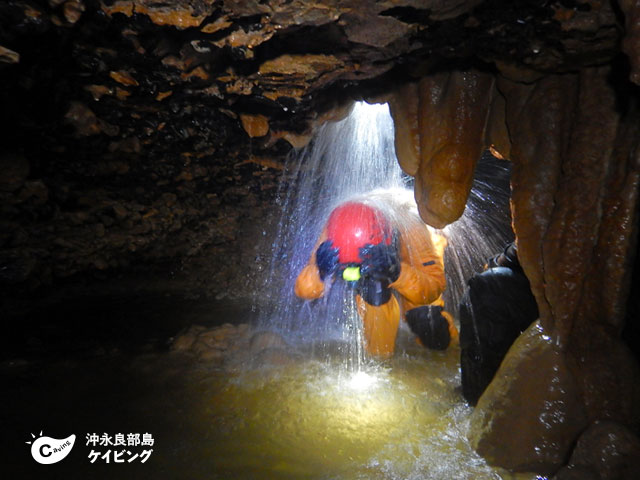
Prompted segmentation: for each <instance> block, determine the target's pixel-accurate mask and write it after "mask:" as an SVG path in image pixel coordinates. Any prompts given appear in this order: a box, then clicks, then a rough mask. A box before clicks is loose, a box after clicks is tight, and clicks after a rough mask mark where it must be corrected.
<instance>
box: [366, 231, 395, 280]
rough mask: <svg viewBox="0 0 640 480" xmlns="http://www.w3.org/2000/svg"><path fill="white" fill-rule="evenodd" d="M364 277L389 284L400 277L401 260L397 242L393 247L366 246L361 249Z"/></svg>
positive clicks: (380, 245)
mask: <svg viewBox="0 0 640 480" xmlns="http://www.w3.org/2000/svg"><path fill="white" fill-rule="evenodd" d="M360 258H361V259H362V264H361V266H360V273H361V274H362V277H363V278H364V277H369V278H372V279H374V280H378V281H382V282H386V283H387V285H388V284H389V283H393V282H395V281H396V280H397V279H398V277H399V276H400V259H399V258H398V248H397V247H396V245H395V242H394V243H392V244H391V245H382V244H379V245H365V246H364V247H362V248H361V249H360Z"/></svg>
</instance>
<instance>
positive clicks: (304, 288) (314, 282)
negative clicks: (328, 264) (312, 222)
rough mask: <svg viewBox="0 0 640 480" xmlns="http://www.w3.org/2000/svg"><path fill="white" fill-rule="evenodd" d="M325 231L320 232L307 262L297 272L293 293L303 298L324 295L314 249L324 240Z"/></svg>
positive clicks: (310, 298) (311, 298) (307, 298)
mask: <svg viewBox="0 0 640 480" xmlns="http://www.w3.org/2000/svg"><path fill="white" fill-rule="evenodd" d="M326 236H327V234H326V232H324V231H323V232H322V234H321V235H320V238H319V239H318V241H317V242H316V244H315V246H314V247H313V253H312V254H311V258H309V262H308V263H307V265H306V266H305V267H304V268H303V269H302V271H301V272H300V273H299V274H298V278H296V284H295V287H294V291H295V294H296V295H297V296H298V297H300V298H302V299H304V300H315V299H316V298H320V297H322V295H324V282H323V281H322V279H321V278H320V271H319V270H318V266H317V264H316V251H317V250H318V246H319V245H320V244H321V243H322V242H324V241H325V240H326Z"/></svg>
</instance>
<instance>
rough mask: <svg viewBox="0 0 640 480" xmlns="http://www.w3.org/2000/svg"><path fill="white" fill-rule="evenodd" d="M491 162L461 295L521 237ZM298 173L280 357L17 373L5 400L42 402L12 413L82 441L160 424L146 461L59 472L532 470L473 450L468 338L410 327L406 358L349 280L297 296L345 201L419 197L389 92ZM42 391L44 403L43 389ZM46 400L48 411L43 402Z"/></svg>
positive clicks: (459, 475)
mask: <svg viewBox="0 0 640 480" xmlns="http://www.w3.org/2000/svg"><path fill="white" fill-rule="evenodd" d="M485 160H486V162H485V164H484V166H483V167H482V168H479V174H478V175H476V183H475V184H474V191H473V192H472V197H471V201H470V202H469V205H468V207H467V211H466V213H465V215H464V217H463V218H462V219H461V220H460V221H459V222H456V224H454V225H452V226H450V227H448V228H447V229H446V230H445V231H443V232H440V233H441V234H443V235H445V236H446V237H447V239H448V241H449V246H448V250H447V253H446V257H445V259H446V262H445V263H446V265H445V269H446V272H447V275H448V290H449V291H450V293H449V294H448V295H449V296H448V297H447V298H448V301H449V303H451V304H455V302H457V299H459V298H460V294H461V291H462V289H463V288H464V282H465V279H466V278H468V276H469V275H470V274H471V272H473V271H477V270H479V269H480V268H481V266H482V263H483V262H484V260H485V259H486V257H488V256H490V255H492V254H494V253H496V252H498V251H500V250H501V249H502V247H503V246H504V244H505V243H506V241H507V240H508V239H509V229H508V211H506V212H505V205H506V200H508V193H506V194H505V193H504V192H505V189H504V185H502V186H499V185H498V187H499V188H498V187H496V182H498V183H499V182H503V183H504V181H505V179H506V181H507V182H508V170H507V169H506V168H505V167H504V166H501V165H499V164H498V163H497V161H495V160H491V159H487V158H485ZM483 169H484V170H483ZM485 170H486V171H485ZM483 172H484V173H483ZM285 174H286V175H287V178H288V179H289V180H291V179H293V180H294V181H293V183H290V185H292V186H291V188H288V189H284V188H283V190H282V191H281V192H280V195H279V199H278V206H279V208H280V209H281V210H282V216H281V220H280V224H279V233H278V235H277V236H276V237H275V238H274V239H273V241H272V243H271V245H269V250H270V251H272V252H273V257H272V261H271V265H270V268H269V269H268V271H267V272H266V275H265V288H263V290H262V293H264V292H266V295H265V297H264V298H263V299H262V300H263V301H262V302H261V303H260V312H259V318H258V319H257V320H256V321H255V322H253V326H252V327H251V329H252V331H268V332H270V333H273V334H274V335H277V336H278V338H282V339H283V341H284V342H286V347H282V346H281V347H280V349H279V351H280V353H282V356H281V357H277V358H279V359H280V360H281V361H277V362H273V361H272V362H262V361H261V360H260V359H256V358H252V353H251V350H250V344H246V351H245V347H244V346H243V347H241V348H239V349H237V351H236V353H235V354H234V355H235V358H229V359H228V360H229V361H228V362H226V363H225V364H224V365H219V364H206V363H204V364H197V363H196V364H194V363H193V362H191V361H188V360H187V359H185V358H183V357H176V356H173V355H171V354H167V353H163V354H157V353H153V352H149V353H146V354H142V355H138V356H137V357H136V358H134V359H133V360H131V358H130V357H128V356H123V355H120V354H117V353H114V354H106V355H107V356H106V358H107V360H105V357H102V358H97V359H87V360H86V361H84V362H82V363H79V364H78V363H75V364H71V363H69V362H66V363H65V362H61V363H57V364H52V365H49V366H47V367H45V368H44V369H43V370H42V371H41V372H39V374H40V375H41V377H38V378H41V380H38V382H35V383H34V382H31V383H29V382H27V383H26V384H24V385H28V386H23V383H22V381H23V380H24V379H22V378H20V379H17V380H15V379H14V381H15V382H18V383H19V385H21V386H20V387H19V389H20V394H19V395H17V396H15V398H14V399H12V400H10V405H9V407H8V411H9V412H11V411H13V409H18V408H23V409H24V408H25V407H24V405H27V407H26V408H29V406H32V407H34V408H31V409H30V412H33V414H32V415H31V416H30V417H29V418H30V422H31V423H27V424H25V422H24V421H22V420H16V418H18V419H24V418H25V416H24V415H22V416H19V417H16V416H15V415H14V416H12V417H11V418H12V420H11V422H12V425H13V426H15V423H16V422H17V423H20V422H21V421H22V423H20V426H21V427H23V428H31V429H32V430H34V431H37V430H38V429H42V428H45V429H47V428H48V429H50V432H49V433H52V434H53V433H56V431H59V432H60V433H59V436H60V438H62V433H63V432H67V433H65V435H68V432H70V431H72V432H75V433H77V434H78V435H79V442H80V443H82V442H83V440H84V435H85V433H87V432H92V431H97V432H111V433H116V432H118V431H140V432H144V431H147V432H150V433H152V434H153V435H154V437H155V439H156V444H155V446H154V454H153V457H152V460H151V461H149V463H147V464H145V465H141V464H137V465H130V466H126V465H124V466H121V465H104V462H102V463H103V464H102V465H93V464H89V463H88V462H87V461H86V455H87V447H86V446H85V445H79V446H78V447H77V448H76V451H74V452H72V454H75V455H76V460H73V457H72V455H70V461H69V463H68V464H67V465H66V466H65V465H63V464H62V463H61V464H60V468H59V469H58V471H57V473H59V474H60V475H62V474H66V475H67V477H68V478H84V477H86V476H90V477H91V478H118V479H123V478H142V477H143V476H144V477H153V478H162V479H164V478H166V479H173V478H184V479H192V478H193V479H196V478H197V479H208V478H211V479H228V478H234V479H336V480H337V479H345V480H353V479H381V480H382V479H385V480H386V479H393V480H395V479H435V480H453V479H500V478H518V479H523V480H524V479H529V478H535V475H528V474H520V475H513V474H510V473H508V472H506V471H503V470H500V469H495V468H492V467H490V466H488V465H487V464H486V462H485V461H484V460H483V459H482V458H481V457H479V456H478V455H477V454H476V453H475V452H474V451H473V449H472V448H471V446H470V444H469V442H468V440H467V432H468V428H469V425H468V424H469V415H470V413H471V408H470V407H469V406H468V405H467V404H466V403H465V402H464V401H463V399H462V397H461V394H460V387H459V385H460V372H459V350H458V349H457V347H452V348H449V349H448V350H447V351H444V352H435V351H428V350H426V349H424V348H422V347H420V346H418V345H417V344H416V343H415V341H414V338H413V336H412V335H411V333H410V332H409V331H408V330H407V329H406V327H403V328H402V329H401V331H400V332H399V336H398V340H397V346H396V354H395V355H394V357H393V358H391V359H389V360H387V361H384V362H380V361H375V360H372V359H369V358H367V357H366V355H365V354H364V352H363V351H362V338H361V331H360V322H359V321H358V317H357V315H356V313H355V306H354V301H353V294H352V293H351V292H349V291H347V290H345V289H344V288H341V287H340V285H339V284H336V285H334V288H331V290H330V292H329V293H328V294H327V295H326V296H325V298H323V299H320V300H317V301H314V302H304V301H301V300H299V299H297V298H296V297H295V295H294V294H293V282H294V281H295V276H296V275H297V273H298V272H299V271H300V269H301V268H302V267H303V266H304V265H305V263H306V262H307V261H308V258H309V256H310V255H311V252H312V250H313V247H314V245H315V242H316V238H317V236H318V235H319V233H320V231H321V229H322V226H323V224H324V222H325V221H326V219H327V216H328V214H329V212H330V211H331V209H332V208H333V207H334V206H335V205H337V204H338V203H340V202H341V201H343V200H344V199H346V198H350V197H353V196H358V195H363V194H365V193H366V192H369V191H371V190H377V191H378V194H379V195H383V196H384V195H389V192H390V191H391V192H392V194H391V195H392V196H393V197H394V198H397V199H400V200H401V201H403V202H405V203H406V202H408V204H410V203H411V202H412V200H411V199H412V188H411V179H410V178H408V177H406V176H404V175H403V174H402V172H401V170H400V169H399V167H398V164H397V161H396V159H395V153H394V145H393V123H392V120H391V117H390V115H389V110H388V107H387V105H386V104H385V105H368V104H365V103H357V104H355V105H354V107H353V110H352V112H351V114H350V115H349V116H348V117H347V118H345V119H344V120H342V121H339V122H335V123H327V124H326V125H324V126H322V127H321V128H320V130H319V132H318V134H317V136H316V137H315V139H314V140H313V142H312V144H311V145H310V147H308V148H307V149H306V150H305V151H303V152H302V153H301V154H300V155H299V156H297V157H295V158H294V157H292V159H291V161H290V163H289V165H288V166H287V171H286V173H285ZM483 175H484V176H483ZM383 190H384V192H383V193H380V192H381V191H383ZM494 190H495V191H494ZM407 193H408V194H409V195H407ZM412 208H413V207H412ZM496 212H497V213H496ZM501 215H502V216H503V217H504V216H505V215H506V220H500V216H501ZM505 222H506V225H507V227H505V226H504V224H505ZM480 224H481V225H480ZM159 308H161V307H159ZM450 309H451V310H452V311H455V305H452V306H451V308H450ZM223 316H224V319H225V321H227V322H230V323H233V324H239V323H246V322H248V321H250V322H251V319H250V318H247V316H246V314H244V313H243V314H242V315H240V314H238V315H235V314H234V313H233V312H225V313H224V314H223ZM243 345H245V344H243ZM283 345H284V344H283ZM272 358H273V357H272ZM24 375H28V374H27V373H25V374H24ZM42 379H45V380H42ZM43 381H44V382H45V384H44V385H43V384H42V383H43ZM42 392H46V394H47V395H48V397H47V399H46V403H39V402H38V401H36V400H33V397H37V396H38V395H41V394H42ZM14 400H15V402H16V403H22V404H23V405H22V406H21V407H18V406H16V405H13V402H14ZM42 405H46V411H45V410H44V409H42V408H37V407H38V406H42ZM45 433H47V432H45ZM25 440H26V439H25ZM25 452H26V450H25ZM24 455H26V453H25V454H24ZM24 455H23V456H24ZM83 456H84V457H83ZM83 458H84V462H82V460H83ZM21 461H22V459H21ZM74 461H75V462H76V463H75V464H74V463H73V462H74ZM25 462H27V460H25ZM98 463H100V462H98ZM25 465H26V463H25ZM29 465H30V466H32V465H31V464H29ZM73 465H80V467H77V468H76V467H73ZM68 469H71V470H68ZM27 471H28V469H27V468H26V467H25V468H24V469H23V470H22V471H19V472H18V473H20V474H26V473H27ZM30 473H31V472H29V474H30ZM79 474H82V475H83V476H82V477H81V476H79ZM16 478H18V477H16ZM23 478H27V477H26V476H25V477H23ZM33 478H35V477H33ZM60 478H61V477H60Z"/></svg>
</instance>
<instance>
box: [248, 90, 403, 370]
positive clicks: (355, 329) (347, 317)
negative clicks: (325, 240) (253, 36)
mask: <svg viewBox="0 0 640 480" xmlns="http://www.w3.org/2000/svg"><path fill="white" fill-rule="evenodd" d="M285 176H286V180H287V181H285V182H282V185H288V187H286V188H285V187H282V190H281V191H280V192H279V194H278V201H277V203H278V205H279V206H280V208H281V210H282V215H281V220H280V222H279V225H278V233H277V235H276V238H275V239H274V240H273V242H272V244H271V245H270V248H271V251H272V252H273V256H272V261H271V264H270V268H269V271H268V272H267V276H266V279H267V283H268V285H266V287H267V288H266V291H267V292H270V294H269V295H268V296H270V298H269V300H270V302H268V303H267V305H263V309H262V312H261V315H260V318H261V324H262V325H263V326H264V327H265V328H270V329H275V330H277V331H278V332H279V333H281V334H283V335H284V336H285V337H286V338H287V339H289V340H291V341H302V342H305V343H307V342H309V341H314V339H317V340H318V341H324V340H337V341H344V342H346V343H347V346H345V347H344V348H345V349H347V350H349V351H348V352H346V353H347V354H348V355H347V357H348V358H351V360H349V362H351V363H353V364H354V365H357V364H360V363H361V361H362V358H363V357H364V354H363V352H362V351H361V348H362V347H361V343H362V342H361V341H354V339H357V338H358V337H361V336H362V332H361V325H360V323H361V322H359V319H358V318H357V314H356V309H355V302H354V300H353V295H352V294H351V295H349V294H348V292H346V291H345V290H346V289H347V288H348V287H347V286H346V285H344V284H343V283H341V282H340V283H336V284H335V285H334V286H333V287H332V288H331V289H329V291H328V293H327V295H326V296H325V297H324V298H323V299H321V300H319V301H318V302H314V305H313V306H311V305H310V304H309V302H303V301H302V300H300V299H298V298H297V297H296V296H295V295H294V288H293V287H294V284H295V278H296V276H297V274H298V273H299V272H300V270H301V269H302V268H303V267H304V265H305V264H306V263H307V261H308V260H309V257H310V255H311V253H312V250H313V247H314V246H315V243H316V240H317V238H318V236H319V235H320V233H321V231H322V227H323V225H324V223H325V222H326V219H327V217H328V215H329V213H330V212H331V210H332V209H333V208H334V207H335V206H337V205H338V204H339V203H341V202H343V201H344V200H345V199H347V198H350V197H353V196H354V195H358V194H363V193H365V192H368V191H371V190H374V189H376V188H389V187H394V188H401V187H403V186H404V185H405V183H406V182H407V181H409V180H408V177H407V176H406V175H404V174H403V173H402V170H401V169H400V167H399V166H398V162H397V161H396V157H395V149H394V130H393V121H392V119H391V115H390V114H389V107H388V105H387V104H382V105H380V104H373V105H370V104H367V103H364V102H358V103H356V104H354V106H353V109H352V111H351V113H350V115H349V116H348V117H347V118H345V119H344V120H342V121H339V122H335V123H327V124H325V125H323V126H322V127H320V129H319V131H318V133H317V134H316V136H315V137H314V139H313V140H312V142H311V144H310V145H309V146H308V147H307V148H306V149H305V150H303V151H302V152H301V153H300V154H299V155H297V156H292V157H291V158H290V159H289V161H288V163H287V165H286V168H285Z"/></svg>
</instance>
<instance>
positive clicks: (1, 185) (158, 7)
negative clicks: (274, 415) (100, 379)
mask: <svg viewBox="0 0 640 480" xmlns="http://www.w3.org/2000/svg"><path fill="white" fill-rule="evenodd" d="M0 79H1V83H0V85H1V87H0V122H1V124H0V135H1V141H0V200H1V204H0V205H1V206H0V208H1V215H0V285H2V289H1V290H0V302H1V304H0V305H1V306H0V308H1V311H2V317H3V322H2V324H3V326H4V328H5V332H4V335H2V338H3V340H2V345H3V349H2V350H3V358H2V361H3V363H2V372H3V375H4V376H5V378H6V381H7V383H8V384H9V385H10V387H11V388H10V391H11V392H13V395H12V397H13V398H14V400H15V401H14V402H12V403H11V404H12V405H13V406H14V407H15V408H19V406H18V404H19V403H20V402H22V401H23V400H24V398H23V397H24V395H25V394H24V392H23V393H22V394H21V393H20V392H21V391H23V386H24V385H25V384H28V383H29V382H30V381H32V380H33V378H34V377H37V375H38V374H36V373H35V371H46V372H48V373H46V375H49V376H51V375H53V374H52V373H51V369H50V368H49V369H45V368H44V367H43V365H44V364H47V365H58V364H59V363H61V362H62V363H64V362H66V361H70V360H68V359H69V358H73V359H75V361H78V362H79V361H84V359H86V358H89V357H91V358H94V357H99V358H102V359H104V358H105V356H106V357H108V356H109V355H110V353H109V352H111V351H113V350H114V349H115V350H118V349H119V350H125V351H132V352H133V351H135V352H137V353H140V351H145V352H146V351H156V350H163V349H166V348H167V339H168V338H170V337H173V336H175V335H176V334H177V332H178V331H180V330H181V329H185V328H188V327H189V326H190V325H191V324H192V323H194V322H197V319H198V318H200V317H201V316H202V315H203V314H204V312H207V314H208V315H209V316H210V317H211V318H214V319H215V320H214V323H215V322H217V323H218V324H222V323H224V321H225V320H224V319H225V318H231V317H233V316H234V315H236V316H240V317H248V316H250V315H251V312H252V305H255V303H256V302H257V301H259V298H260V293H261V289H262V288H264V285H263V284H262V283H261V282H262V279H263V278H264V270H265V268H266V267H267V264H268V261H269V255H270V253H269V252H268V245H269V239H270V238H271V237H272V236H273V235H274V234H275V232H276V228H277V223H278V221H279V218H278V208H277V206H278V198H279V196H280V195H282V189H284V188H286V186H287V184H288V183H289V182H293V181H294V178H293V176H291V175H289V173H290V172H288V170H287V168H286V162H287V159H288V158H290V157H291V156H292V155H295V154H296V152H298V151H300V150H301V149H303V148H304V147H305V146H307V145H308V144H309V142H310V141H311V142H312V138H313V135H314V132H316V131H317V129H318V128H319V127H320V126H321V125H322V124H324V123H325V122H328V121H336V120H339V119H342V118H344V117H345V115H346V114H347V112H348V111H349V108H350V107H351V105H352V104H353V102H355V101H366V102H369V103H385V102H386V103H388V104H389V106H390V111H391V114H392V116H393V121H394V125H395V148H396V153H397V159H398V162H399V164H400V166H401V167H402V170H403V171H404V172H405V173H406V174H407V175H410V176H411V177H413V178H414V193H415V199H416V202H417V204H418V208H419V212H420V216H421V218H422V219H423V220H424V222H425V223H427V224H429V225H431V226H432V227H435V228H443V227H445V226H446V225H448V224H451V223H452V222H455V221H456V220H457V219H458V218H459V217H460V216H461V215H462V213H463V211H464V209H465V205H466V202H467V198H468V195H469V190H470V188H471V182H472V179H473V174H474V168H475V165H476V162H477V161H478V159H479V158H480V157H481V155H482V152H484V151H485V150H487V149H490V150H491V152H493V153H494V154H495V155H496V156H498V157H500V158H503V159H505V161H508V162H510V165H511V203H510V206H511V216H512V218H511V225H512V228H513V232H514V234H515V237H516V239H517V243H518V249H519V257H520V262H521V264H522V267H523V270H524V272H525V274H526V276H527V278H528V279H529V282H530V285H531V290H532V292H533V295H534V296H535V299H536V302H537V305H538V309H539V319H538V321H537V322H535V324H534V325H532V327H531V328H529V329H528V330H527V331H526V333H525V334H523V335H522V336H521V337H520V338H519V339H518V341H517V342H516V343H515V344H514V346H513V347H512V349H511V350H510V351H509V353H508V355H507V357H506V358H505V361H504V362H503V363H502V365H501V367H500V370H499V372H498V373H497V374H496V378H495V379H494V381H493V382H492V383H491V385H490V386H489V388H488V389H487V390H486V392H485V393H484V394H483V396H482V397H481V398H480V401H479V402H478V405H477V406H476V407H475V409H474V411H473V413H472V414H471V425H472V426H471V430H470V432H471V433H470V435H469V438H470V440H469V441H470V443H471V445H472V446H473V449H474V450H475V451H476V452H477V453H478V454H479V455H481V456H482V457H483V458H484V459H486V461H487V462H488V463H490V464H491V465H496V466H499V467H500V468H504V469H506V471H510V472H536V473H537V474H540V475H546V476H549V477H551V476H554V475H555V478H558V479H571V478H599V479H603V480H604V479H609V478H629V479H631V478H638V477H637V475H638V472H639V471H640V470H639V467H638V463H637V462H638V460H637V459H638V458H640V455H638V452H640V440H638V437H637V436H636V434H637V433H638V428H639V427H640V408H639V406H640V398H639V395H640V382H639V380H640V377H639V375H640V370H639V369H638V355H640V324H639V323H638V298H640V296H639V295H638V290H637V289H638V285H639V284H640V281H639V280H638V278H637V276H638V274H639V273H638V265H637V256H636V251H637V234H638V231H637V227H638V218H637V210H638V175H639V173H640V164H639V162H640V150H639V149H638V143H639V140H640V131H639V130H640V116H639V113H640V112H639V110H638V108H639V104H638V100H639V99H640V98H639V93H640V91H639V89H638V85H639V84H640V5H638V3H637V2H633V1H630V0H619V1H613V0H602V1H601V0H550V1H549V0H518V1H513V2H505V1H499V0H484V1H483V0H456V1H450V2H443V1H439V0H423V1H416V0H394V1H392V0H381V1H372V0H349V1H340V2H336V1H333V0H314V1H311V0H294V1H283V0H266V1H263V0H232V1H224V0H166V1H162V2H161V1H156V0H7V1H4V2H2V3H1V4H0ZM176 318H179V320H176ZM78 359H81V360H78ZM107 363H108V362H107ZM40 375H44V374H42V373H41V374H40ZM37 378H40V377H37ZM50 378H51V380H50V381H49V383H47V382H45V384H43V385H45V386H42V387H41V388H43V389H44V388H46V389H53V390H55V389H56V388H57V387H56V381H55V375H53V376H51V377H50ZM47 391H48V390H47ZM30 405H31V406H37V405H38V404H37V403H35V404H33V403H32V404H30ZM74 405H75V404H74ZM75 406H76V408H77V409H82V406H81V404H77V405H75ZM9 410H11V409H9ZM43 415H44V414H43V413H39V414H35V413H34V418H35V420H29V421H28V422H27V421H25V420H24V416H25V414H24V412H22V413H16V414H14V415H13V416H12V420H11V422H10V425H11V426H12V427H15V429H17V431H18V433H19V435H23V432H22V430H20V429H21V428H24V429H29V428H31V429H32V430H33V431H35V430H36V429H41V428H42V427H38V426H36V425H35V423H37V422H41V423H43V424H44V422H45V421H46V420H45V419H47V417H46V416H43ZM47 420H48V421H49V422H50V423H51V421H52V420H51V418H48V419H47ZM84 420H85V421H86V419H84ZM81 425H83V426H84V425H85V424H82V423H81ZM98 425H99V426H98ZM98 425H96V426H95V427H92V428H94V429H96V428H104V429H105V431H108V428H111V427H109V426H108V425H107V426H103V425H102V424H100V423H99V424H98ZM45 427H46V425H45ZM131 428H135V427H131ZM598 429H599V430H598ZM594 431H595V433H594ZM514 432H517V433H515V434H514ZM602 432H604V433H602ZM589 435H591V436H589ZM598 435H600V436H598ZM607 435H608V437H607ZM604 437H607V438H609V439H610V441H609V443H606V442H605V441H604V440H602V438H604ZM505 438H508V439H509V441H508V442H505V440H504V439H505ZM594 438H596V440H594ZM78 442H81V443H84V439H83V438H79V439H78ZM598 442H600V443H598ZM18 443H20V442H18ZM612 445H613V446H612ZM589 448H591V450H589ZM607 448H609V450H607ZM611 449H613V450H614V451H615V452H617V453H616V454H611V455H609V456H608V457H607V456H606V455H604V454H602V455H596V454H595V453H598V452H604V451H610V450H611ZM3 450H5V451H10V450H8V449H3ZM585 452H587V453H585ZM16 455H19V456H20V457H21V461H22V460H23V457H24V458H26V457H25V455H26V454H25V452H21V453H20V454H16ZM619 458H623V459H624V462H622V463H623V464H621V463H620V462H621V461H618V460H619ZM634 458H635V461H634V460H633V459H634ZM27 461H28V459H27V460H24V462H27ZM598 462H599V463H598ZM586 471H588V472H592V473H589V475H591V474H593V476H589V477H585V476H580V475H586V474H585V472H586ZM593 472H595V473H593ZM105 478H112V477H110V476H109V475H107V476H106V477H105ZM214 478H217V477H214ZM252 478H253V477H252ZM287 478H289V477H287ZM305 478H306V477H305ZM429 478H431V477H429ZM434 478H435V477H434Z"/></svg>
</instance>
